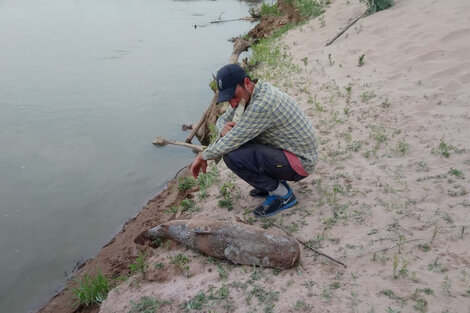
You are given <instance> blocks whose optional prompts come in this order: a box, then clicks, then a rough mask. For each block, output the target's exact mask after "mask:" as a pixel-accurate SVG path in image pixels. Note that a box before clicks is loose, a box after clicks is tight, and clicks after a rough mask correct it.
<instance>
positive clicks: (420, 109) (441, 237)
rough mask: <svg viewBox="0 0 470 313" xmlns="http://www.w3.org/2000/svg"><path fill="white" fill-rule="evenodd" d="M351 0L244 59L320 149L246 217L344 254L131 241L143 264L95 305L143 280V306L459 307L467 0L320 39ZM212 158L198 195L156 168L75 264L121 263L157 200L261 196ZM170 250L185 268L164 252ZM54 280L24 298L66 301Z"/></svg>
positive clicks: (468, 79)
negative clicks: (283, 199) (281, 54)
mask: <svg viewBox="0 0 470 313" xmlns="http://www.w3.org/2000/svg"><path fill="white" fill-rule="evenodd" d="M364 10H365V7H364V5H363V4H361V3H359V1H346V0H333V1H332V3H331V4H330V5H329V7H328V9H327V11H326V13H325V14H324V15H322V16H321V17H320V18H317V19H314V20H312V21H310V22H309V23H308V24H306V25H304V26H302V27H300V28H298V29H295V30H291V31H289V32H288V33H286V34H285V35H284V36H283V37H282V38H281V40H280V41H279V42H278V43H277V46H278V47H279V49H280V51H285V52H286V53H285V58H284V59H283V60H282V62H278V63H277V68H270V67H265V68H264V69H261V70H260V75H261V76H265V75H266V73H277V74H278V75H277V78H273V79H271V82H273V83H275V84H277V85H278V86H279V87H280V88H282V89H284V90H286V91H287V92H289V93H290V94H291V95H293V96H294V98H295V99H296V100H297V101H298V103H299V104H300V105H301V106H302V108H303V109H304V110H305V111H306V112H307V113H308V115H309V116H310V118H311V121H312V124H313V125H314V126H315V128H316V130H317V135H318V138H319V141H320V152H321V157H320V161H319V163H318V166H317V169H316V172H315V173H314V174H313V175H311V176H310V177H308V178H307V179H305V180H303V181H301V182H299V183H296V184H293V185H292V187H293V190H294V192H295V193H296V195H297V198H298V199H299V204H298V205H296V206H295V207H294V208H292V209H289V210H287V211H285V212H283V213H281V214H279V215H277V216H276V217H275V218H273V219H268V220H254V219H253V222H254V224H255V225H258V226H264V227H270V228H272V229H275V228H276V227H274V226H273V224H278V225H280V224H281V225H283V226H284V228H286V229H288V230H289V231H290V232H291V233H292V234H293V235H294V236H295V237H297V238H300V239H302V240H303V241H309V242H310V243H311V244H312V245H314V246H315V247H316V248H318V249H320V250H321V251H323V252H325V253H327V254H329V255H331V256H333V257H335V258H338V259H339V260H341V261H342V262H344V263H346V264H347V265H348V268H347V269H343V268H341V267H340V266H337V265H335V264H333V263H331V262H328V260H326V259H324V258H322V257H320V256H316V255H315V254H314V253H312V252H310V251H308V250H304V251H303V252H302V258H301V265H300V266H299V267H297V268H294V269H292V270H287V271H283V272H280V273H279V272H276V271H273V270H271V269H256V268H250V267H243V266H235V265H231V264H226V263H221V262H218V261H213V260H209V259H207V258H206V257H205V256H202V255H199V254H197V253H195V252H193V251H190V250H186V249H185V248H182V247H178V246H176V245H173V246H171V247H169V248H168V247H166V246H162V247H159V248H158V249H152V248H150V247H145V248H144V249H145V251H146V252H147V253H148V254H149V256H150V257H149V258H148V260H147V265H148V266H147V267H146V271H145V274H141V273H139V274H136V275H134V276H133V277H131V278H129V279H127V280H126V281H125V282H123V283H122V284H120V285H119V286H118V287H117V288H115V289H113V290H112V291H111V292H110V293H109V295H108V299H107V300H106V301H105V302H104V303H103V304H102V305H101V308H99V309H98V308H97V309H96V311H98V310H99V311H100V312H103V313H105V312H106V313H108V312H128V311H129V310H131V309H132V307H133V305H132V303H133V302H134V303H142V300H141V299H142V297H143V296H146V297H151V298H152V299H156V300H159V301H162V302H166V301H167V302H168V303H166V304H163V305H162V306H161V307H160V309H159V311H158V312H179V311H181V312H184V311H198V310H197V308H200V311H201V312H208V311H211V312H226V311H229V312H232V311H233V312H439V313H440V312H466V311H468V310H470V277H468V276H469V275H470V270H469V268H470V252H469V251H468V242H469V238H470V235H469V232H470V214H469V212H468V208H469V206H470V201H469V200H468V199H469V196H468V192H469V191H470V179H469V177H470V154H469V151H470V150H469V149H470V147H469V142H470V141H469V140H468V138H467V131H468V129H469V126H470V106H469V102H470V62H469V61H468V55H469V52H470V26H469V25H470V23H469V22H470V19H469V17H468V12H470V3H468V1H465V0H449V1H445V2H444V1H425V0H407V1H405V0H397V1H396V4H395V6H394V7H392V8H390V9H387V10H385V11H382V12H379V13H376V14H374V15H371V16H367V17H365V18H363V19H361V20H360V21H359V22H358V23H356V24H355V25H354V26H353V27H352V28H351V29H349V30H348V31H347V32H346V33H345V34H344V35H343V36H342V37H340V38H339V39H338V40H336V41H335V42H334V43H333V44H332V45H331V46H328V47H325V46H324V44H325V43H326V42H327V41H328V40H329V39H331V38H333V37H334V36H335V35H336V33H337V32H338V31H339V30H340V29H341V28H342V27H344V26H345V25H347V24H348V22H349V21H350V20H352V19H353V18H355V17H357V16H360V15H361V14H362V13H363V12H364ZM361 56H364V57H363V59H362V60H363V64H361V65H360V64H359V63H360V62H359V58H360V57H361ZM292 64H294V65H295V67H292ZM263 73H265V74H264V75H263ZM218 171H219V172H220V177H219V179H218V180H217V181H216V182H215V183H214V184H213V185H212V186H211V187H210V188H209V189H208V190H207V194H208V197H206V198H203V199H201V198H200V197H199V195H200V190H197V188H195V189H192V190H190V192H189V193H188V194H186V193H183V192H178V190H177V186H176V182H172V183H170V184H169V187H168V189H167V190H165V191H164V192H163V193H162V194H161V195H159V196H158V197H157V198H155V199H154V200H152V201H150V202H149V204H148V205H147V206H146V207H144V208H143V211H142V213H141V214H139V216H137V217H136V219H135V220H133V221H130V222H129V223H128V224H126V225H125V227H124V229H123V231H122V232H121V233H120V234H118V235H117V236H116V238H115V239H114V240H113V241H112V242H111V243H110V244H109V245H107V246H106V247H104V248H103V250H102V251H101V253H100V255H99V256H98V257H97V258H96V259H94V260H92V261H90V262H89V263H87V264H86V265H85V267H84V268H83V269H82V270H84V269H86V270H87V271H89V270H90V269H96V268H101V269H102V270H105V271H107V272H109V271H114V272H115V276H120V275H123V274H124V273H125V272H126V271H127V270H128V268H127V264H129V262H133V260H135V258H136V257H137V256H138V253H139V252H138V249H137V247H136V246H135V244H134V243H133V239H134V238H135V236H137V234H138V233H140V232H141V231H142V230H143V229H146V228H148V227H150V226H153V225H155V224H158V223H159V222H162V221H165V220H169V219H171V218H173V215H171V214H168V213H164V212H163V210H165V209H168V208H170V207H171V206H174V205H176V204H178V203H179V201H181V200H182V199H183V198H184V197H187V196H188V195H189V197H191V198H192V199H193V200H194V201H195V202H196V205H197V206H198V207H200V208H201V210H200V211H198V212H193V213H183V215H182V216H181V218H190V217H198V218H213V219H233V218H235V217H236V216H241V217H243V218H244V219H245V220H249V219H250V216H251V213H250V212H251V209H252V208H253V207H255V206H256V205H258V203H259V202H260V201H261V200H253V199H251V198H250V197H249V196H248V191H249V189H250V188H249V186H248V185H246V184H245V183H244V182H242V181H240V180H239V179H238V178H236V177H235V176H234V175H233V174H231V173H230V172H229V171H228V170H227V169H226V168H225V167H224V165H223V164H219V165H218ZM228 183H230V184H228ZM224 184H225V185H226V186H229V185H230V186H232V185H233V187H232V188H233V194H235V195H236V196H235V197H234V199H233V210H231V211H228V210H227V209H226V208H220V207H219V205H218V203H219V200H220V199H221V198H220V189H221V187H222V186H223V185H224ZM179 254H182V255H184V256H185V257H186V258H187V259H188V261H189V262H188V263H187V264H184V265H185V266H188V268H187V269H186V270H183V271H182V270H180V269H179V268H178V267H177V266H176V265H175V264H171V260H174V257H175V256H177V255H179ZM130 260H131V261H130ZM67 293H68V294H67ZM65 296H70V291H67V290H65V291H64V294H63V295H59V296H58V297H56V298H55V299H52V301H51V302H50V303H49V304H48V305H47V306H46V307H45V308H44V309H43V310H41V311H40V312H70V307H67V305H69V304H70V302H71V300H70V302H69V303H66V302H65V301H64V300H63V299H65V298H66V297H65ZM60 299H62V300H60ZM56 300H57V301H56Z"/></svg>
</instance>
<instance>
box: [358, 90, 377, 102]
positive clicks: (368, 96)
mask: <svg viewBox="0 0 470 313" xmlns="http://www.w3.org/2000/svg"><path fill="white" fill-rule="evenodd" d="M374 97H375V93H373V92H372V91H364V92H363V93H362V95H361V100H362V102H367V101H369V100H370V99H372V98H374Z"/></svg>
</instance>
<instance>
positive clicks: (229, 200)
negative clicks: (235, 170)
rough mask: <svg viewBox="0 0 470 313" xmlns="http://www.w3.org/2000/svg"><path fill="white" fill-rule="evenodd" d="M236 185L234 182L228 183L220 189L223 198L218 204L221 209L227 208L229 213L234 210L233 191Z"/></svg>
mask: <svg viewBox="0 0 470 313" xmlns="http://www.w3.org/2000/svg"><path fill="white" fill-rule="evenodd" d="M234 189H235V185H234V184H233V183H232V182H226V183H225V184H223V185H222V187H221V188H220V195H221V196H222V197H223V198H222V199H221V200H219V202H218V204H219V207H221V208H227V209H228V210H229V211H231V210H233V195H232V193H233V190H234Z"/></svg>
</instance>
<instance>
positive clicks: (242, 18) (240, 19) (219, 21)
mask: <svg viewBox="0 0 470 313" xmlns="http://www.w3.org/2000/svg"><path fill="white" fill-rule="evenodd" d="M254 20H256V18H254V17H252V16H246V17H240V18H234V19H231V20H217V21H212V22H211V24H216V23H225V22H234V21H254Z"/></svg>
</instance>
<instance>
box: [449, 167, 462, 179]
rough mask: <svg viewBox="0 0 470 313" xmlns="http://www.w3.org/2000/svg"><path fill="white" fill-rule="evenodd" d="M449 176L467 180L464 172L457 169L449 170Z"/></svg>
mask: <svg viewBox="0 0 470 313" xmlns="http://www.w3.org/2000/svg"><path fill="white" fill-rule="evenodd" d="M449 174H450V175H453V176H455V177H458V178H465V175H464V174H463V172H462V171H461V170H458V169H456V168H452V167H451V168H450V170H449Z"/></svg>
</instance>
